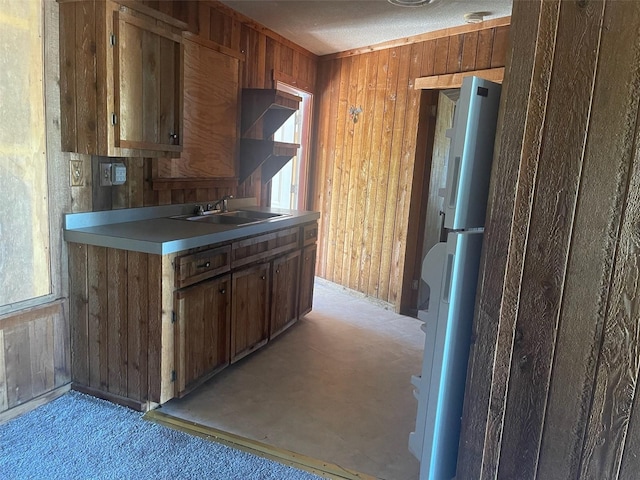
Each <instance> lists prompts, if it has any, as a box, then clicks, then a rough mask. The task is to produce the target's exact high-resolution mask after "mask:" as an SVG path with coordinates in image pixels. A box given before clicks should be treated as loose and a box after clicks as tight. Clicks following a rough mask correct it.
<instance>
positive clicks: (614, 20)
mask: <svg viewBox="0 0 640 480" xmlns="http://www.w3.org/2000/svg"><path fill="white" fill-rule="evenodd" d="M638 21H640V5H638V4H637V3H635V2H604V1H590V2H578V1H575V2H574V1H567V2H564V1H562V2H561V1H557V2H543V1H539V2H526V1H525V2H514V10H513V15H512V25H513V32H514V34H513V43H512V44H511V47H510V48H509V53H508V55H509V60H508V65H507V71H508V74H507V76H506V82H505V89H504V90H503V95H505V96H506V98H505V97H503V103H502V108H501V118H500V120H499V129H498V133H499V136H498V140H497V143H496V146H497V156H496V165H495V167H494V176H493V182H492V187H491V202H490V209H489V217H488V225H487V229H486V232H487V236H486V238H485V251H484V252H483V259H482V267H481V279H480V290H479V300H478V301H479V304H478V309H477V312H476V318H475V321H474V334H475V337H476V341H475V344H474V346H473V349H472V352H471V358H470V371H469V373H468V379H467V392H466V398H465V409H464V413H463V428H462V434H461V446H462V448H461V451H460V453H459V458H458V476H459V477H462V478H480V479H490V478H491V479H494V478H530V479H540V480H542V479H547V478H576V479H580V480H582V479H591V478H608V479H623V478H624V479H631V478H636V477H637V471H638V468H639V467H640V465H639V462H638V459H637V458H638V457H637V449H638V446H639V445H640V429H639V425H638V415H639V413H638V408H637V405H638V400H637V396H638V392H637V381H638V378H637V377H638V364H640V346H639V344H638V340H637V339H638V338H639V336H640V333H638V318H639V316H640V311H639V309H638V305H639V304H640V303H639V301H638V294H639V289H638V271H639V266H638V253H637V252H638V245H639V244H640V240H639V235H638V229H637V225H638V222H639V221H640V220H639V219H640V199H639V196H638V191H640V155H639V154H638V147H637V138H638V135H639V133H640V122H639V121H638V115H639V113H640V103H639V101H638V98H639V94H638V93H639V89H640V76H639V75H640V74H639V73H638V72H639V70H638V64H639V60H638V59H639V58H640V33H639V32H638V31H637V29H635V28H633V27H632V25H635V24H637V23H638ZM600 25H606V28H605V29H604V30H601V29H600ZM577 31H579V32H580V38H579V40H578V39H577ZM499 35H500V34H498V32H496V38H495V39H494V40H495V41H500V40H499V39H498V36H499ZM625 46H626V47H625ZM568 85H570V86H571V89H572V92H573V94H572V95H571V96H570V97H569V98H567V97H566V95H564V93H563V92H566V89H567V86H568ZM511 105H513V106H514V107H515V106H516V105H520V109H517V108H510V106H511ZM632 225H635V226H633V227H632ZM505 227H506V228H505ZM507 252H508V254H507V255H505V253H507ZM487 385H489V386H488V388H487Z"/></svg>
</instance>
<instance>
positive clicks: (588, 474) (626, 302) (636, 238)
mask: <svg viewBox="0 0 640 480" xmlns="http://www.w3.org/2000/svg"><path fill="white" fill-rule="evenodd" d="M622 5H623V7H621V8H624V7H627V8H624V11H625V13H626V12H630V11H633V10H636V9H637V7H636V5H635V4H634V5H633V6H631V4H626V2H625V3H623V4H622ZM613 8H616V7H613ZM632 9H633V10H632ZM635 17H636V18H637V13H636V15H635ZM623 18H624V20H623V19H622V18H620V17H619V18H617V19H616V20H617V21H619V22H620V23H617V22H612V23H613V25H625V24H626V25H630V23H627V22H629V21H630V18H628V16H625V17H623ZM625 30H631V31H633V30H632V29H625ZM630 33H631V32H630ZM633 33H634V34H635V35H634V36H633V45H634V47H635V48H633V50H634V51H635V52H634V53H635V54H636V55H634V58H635V61H634V63H632V64H630V66H631V65H637V61H638V56H637V54H638V46H639V43H638V39H639V37H638V32H637V30H636V31H635V32H633ZM628 46H629V45H627V47H628ZM618 48H621V47H618ZM601 53H605V52H601ZM631 68H632V69H633V70H634V74H635V75H634V76H635V80H636V83H635V85H634V87H635V88H633V89H632V90H633V91H634V92H636V94H635V95H633V96H634V97H636V98H637V91H638V85H639V84H638V83H637V82H638V77H637V68H634V67H631ZM616 84H620V85H624V84H623V83H622V82H621V81H620V79H616ZM632 101H633V102H634V103H635V99H634V100H632ZM608 108H609V105H607V111H610V110H608ZM618 113H620V112H618ZM630 117H631V118H629V117H627V119H628V120H631V121H633V120H635V119H637V116H636V117H635V118H634V117H633V116H632V115H630ZM636 121H637V120H636ZM619 132H620V131H618V133H619ZM594 133H595V132H594ZM625 133H626V135H625V137H626V138H625V145H624V146H625V147H629V146H631V145H630V144H629V140H630V136H629V133H630V132H629V131H628V130H627V131H626V132H625ZM639 134H640V128H639V127H638V124H637V123H636V128H635V138H634V140H633V141H634V143H633V144H632V145H633V147H632V148H633V152H632V153H633V162H632V164H633V168H632V171H631V179H630V181H629V182H628V184H627V185H626V187H627V191H626V192H625V193H626V199H623V201H622V202H618V205H617V206H619V207H621V209H622V213H623V220H622V227H621V229H620V232H619V240H618V244H617V245H616V251H615V258H614V269H613V278H612V282H611V291H610V294H609V299H608V304H607V310H606V317H605V325H604V335H603V337H602V345H601V348H600V357H599V361H598V366H597V372H596V379H595V384H594V390H593V392H594V393H593V399H592V402H591V411H590V412H589V415H588V417H587V420H588V423H587V430H586V436H585V444H584V450H583V455H582V465H581V468H580V474H581V476H582V477H583V478H597V477H600V478H615V477H616V476H617V475H618V473H619V471H620V467H621V463H622V456H623V452H624V453H625V462H626V464H627V465H626V468H625V470H626V471H627V472H628V473H626V475H632V476H637V474H638V471H637V470H635V471H634V470H633V467H634V466H635V467H637V466H638V464H639V462H638V459H637V451H633V450H631V449H625V442H626V441H627V438H628V432H627V430H628V426H629V420H630V417H631V409H632V407H633V406H634V397H637V396H638V388H637V385H638V366H639V364H640V343H639V342H638V339H639V338H640V324H639V322H638V319H640V307H639V305H640V300H639V297H640V288H639V286H638V285H640V274H639V272H640V260H639V258H640V257H639V255H638V250H639V245H640V234H639V231H638V225H639V224H640V148H639V141H640V140H639V137H638V135H639ZM596 138H597V137H595V136H594V140H595V139H596ZM625 153H626V152H625ZM609 155H611V153H609V154H608V155H607V157H608V156H609ZM625 156H626V155H625ZM609 166H610V167H611V165H610V164H609ZM623 172H624V167H623V171H622V172H618V175H620V174H621V173H623ZM616 186H617V187H623V188H624V187H625V184H624V182H623V181H621V182H619V183H618V184H617V185H616ZM634 414H635V415H637V413H635V412H634ZM632 433H633V434H635V435H637V434H638V431H637V427H636V430H635V431H633V432H632ZM634 443H635V444H636V445H637V443H638V438H637V437H635V438H633V443H632V444H631V446H632V445H633V444H634ZM634 457H636V458H634Z"/></svg>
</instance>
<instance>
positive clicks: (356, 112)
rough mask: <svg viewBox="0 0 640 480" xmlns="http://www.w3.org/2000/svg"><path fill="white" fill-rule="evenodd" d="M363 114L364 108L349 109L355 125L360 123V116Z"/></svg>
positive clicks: (352, 107)
mask: <svg viewBox="0 0 640 480" xmlns="http://www.w3.org/2000/svg"><path fill="white" fill-rule="evenodd" d="M361 113H362V107H354V106H351V107H350V108H349V116H350V117H351V120H353V123H358V115H360V114H361Z"/></svg>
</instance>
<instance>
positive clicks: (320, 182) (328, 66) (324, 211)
mask: <svg viewBox="0 0 640 480" xmlns="http://www.w3.org/2000/svg"><path fill="white" fill-rule="evenodd" d="M341 62H342V61H341V60H337V61H333V62H325V63H322V64H320V68H319V70H318V88H319V92H320V94H319V95H318V100H319V101H318V103H317V108H316V110H315V117H314V124H315V125H316V131H317V132H319V133H318V138H316V141H315V142H314V143H313V144H312V145H313V149H314V150H313V155H314V159H315V160H314V161H313V162H312V164H311V168H312V169H313V173H312V175H311V178H312V179H313V182H314V187H313V194H314V202H313V206H312V208H313V209H315V210H318V211H320V219H319V221H318V232H319V235H318V250H319V251H321V252H322V254H321V255H317V257H316V260H317V266H316V271H317V272H318V274H319V275H320V276H322V277H326V275H327V262H326V261H323V259H325V255H324V253H325V252H326V251H327V242H328V239H329V220H330V217H331V214H332V212H331V198H332V196H333V184H334V177H333V158H334V156H335V152H336V143H335V140H336V123H337V121H338V120H337V119H338V115H337V110H338V101H337V99H338V96H339V93H340V65H341Z"/></svg>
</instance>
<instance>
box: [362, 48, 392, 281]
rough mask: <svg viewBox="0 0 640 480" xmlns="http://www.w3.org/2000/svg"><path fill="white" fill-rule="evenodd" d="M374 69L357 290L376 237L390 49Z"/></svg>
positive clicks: (366, 274) (365, 277)
mask: <svg viewBox="0 0 640 480" xmlns="http://www.w3.org/2000/svg"><path fill="white" fill-rule="evenodd" d="M375 65H376V67H377V72H376V74H375V77H374V83H373V84H372V85H371V89H372V100H371V107H370V108H371V109H372V114H371V120H370V122H371V123H372V124H373V125H372V128H371V135H370V139H368V140H366V142H365V143H364V145H365V146H366V148H367V149H368V156H369V158H368V161H367V163H368V164H369V165H368V170H369V171H368V178H367V180H366V182H367V183H366V188H365V192H364V195H365V206H364V209H363V218H364V225H363V231H362V243H361V247H360V248H361V250H362V253H361V255H360V265H359V266H358V280H359V281H358V285H357V287H356V289H357V290H358V291H360V292H366V291H367V290H368V288H369V278H370V274H371V270H370V268H371V259H372V256H373V254H374V252H373V248H372V247H373V239H374V236H375V224H376V222H375V217H374V212H375V210H376V198H377V194H378V184H379V182H380V176H381V173H380V168H379V165H380V147H381V144H382V131H383V126H384V124H383V118H384V113H385V105H386V93H387V92H386V86H387V70H388V68H389V50H380V51H379V53H378V58H377V60H376V63H375Z"/></svg>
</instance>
